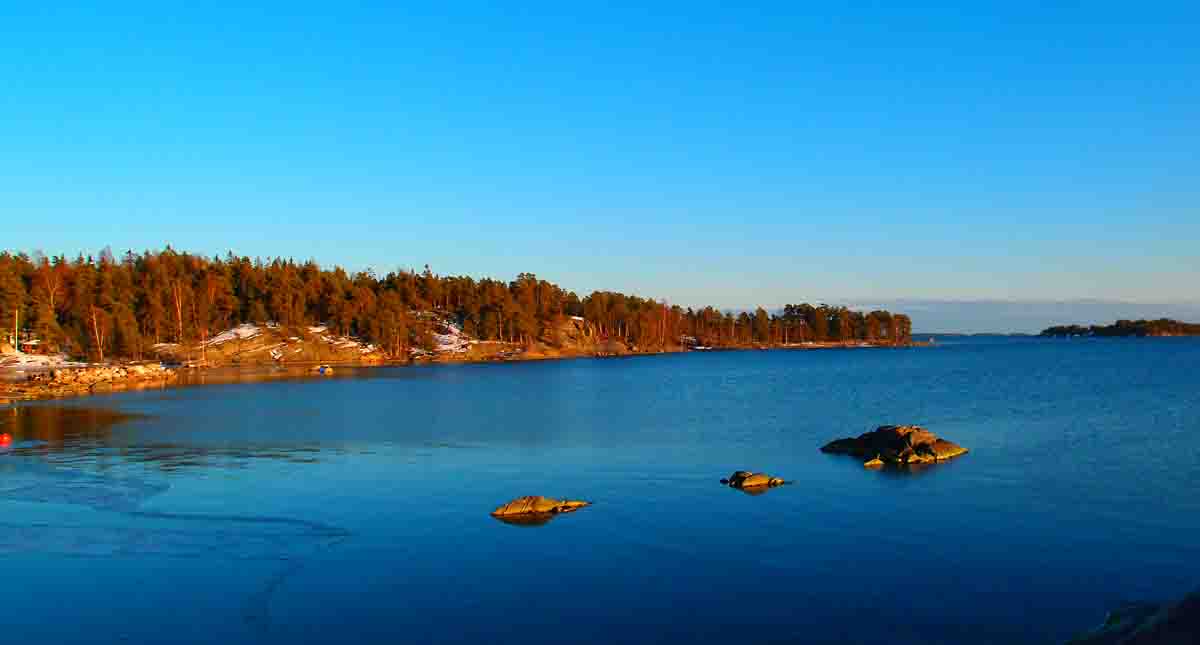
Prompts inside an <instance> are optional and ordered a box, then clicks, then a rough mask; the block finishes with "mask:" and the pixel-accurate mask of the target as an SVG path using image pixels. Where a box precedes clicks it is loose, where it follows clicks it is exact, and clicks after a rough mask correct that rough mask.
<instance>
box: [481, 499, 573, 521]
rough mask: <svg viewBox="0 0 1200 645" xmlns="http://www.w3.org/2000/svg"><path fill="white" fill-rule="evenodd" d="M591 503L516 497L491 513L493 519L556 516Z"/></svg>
mask: <svg viewBox="0 0 1200 645" xmlns="http://www.w3.org/2000/svg"><path fill="white" fill-rule="evenodd" d="M590 504H591V502H581V501H578V500H570V499H568V500H559V499H554V498H552V497H542V496H540V495H538V496H528V497H518V498H516V499H514V500H513V501H511V502H509V503H507V504H503V505H501V506H500V507H499V508H497V509H496V510H494V511H492V515H493V516H495V517H508V516H512V515H537V514H542V515H557V514H559V513H571V512H573V511H577V510H579V509H581V508H583V507H584V506H588V505H590Z"/></svg>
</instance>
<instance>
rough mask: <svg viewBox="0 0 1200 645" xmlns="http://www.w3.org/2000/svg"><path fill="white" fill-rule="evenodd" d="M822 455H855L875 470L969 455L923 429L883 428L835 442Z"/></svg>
mask: <svg viewBox="0 0 1200 645" xmlns="http://www.w3.org/2000/svg"><path fill="white" fill-rule="evenodd" d="M821 452H827V453H832V454H835V455H853V456H855V457H858V458H860V459H862V460H863V466H866V467H868V468H873V467H879V466H883V465H885V464H890V465H896V466H902V465H916V464H931V463H936V462H939V461H945V460H947V459H953V458H954V457H957V456H959V455H965V454H966V453H967V449H966V448H963V447H962V446H960V445H958V444H956V443H953V442H950V441H946V440H945V439H941V438H939V437H938V436H937V435H935V434H933V433H932V432H930V431H928V430H926V429H925V428H922V427H921V426H880V427H878V428H876V429H875V430H874V431H873V432H867V433H865V434H861V435H859V436H858V438H850V437H848V438H846V439H838V440H836V441H831V442H829V443H827V444H825V445H824V446H822V447H821Z"/></svg>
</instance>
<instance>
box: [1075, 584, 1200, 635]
mask: <svg viewBox="0 0 1200 645" xmlns="http://www.w3.org/2000/svg"><path fill="white" fill-rule="evenodd" d="M1197 642H1200V590H1197V591H1194V592H1192V593H1191V594H1189V595H1187V596H1185V597H1184V598H1183V599H1182V600H1180V601H1179V602H1175V603H1169V604H1165V605H1155V604H1147V603H1139V604H1133V605H1126V606H1125V607H1122V608H1120V609H1117V610H1115V611H1112V612H1110V613H1109V614H1108V617H1107V619H1105V621H1104V624H1103V625H1101V626H1100V627H1097V628H1096V629H1094V630H1092V631H1091V632H1088V633H1087V634H1084V635H1082V636H1079V637H1076V638H1074V639H1072V640H1071V641H1069V642H1068V645H1184V644H1189V645H1190V644H1193V643H1197Z"/></svg>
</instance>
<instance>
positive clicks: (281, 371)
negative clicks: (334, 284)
mask: <svg viewBox="0 0 1200 645" xmlns="http://www.w3.org/2000/svg"><path fill="white" fill-rule="evenodd" d="M932 344H934V343H930V342H927V341H925V342H918V341H912V342H908V343H904V344H893V343H878V342H866V341H831V342H819V343H818V342H810V343H790V344H786V345H784V344H776V345H769V346H767V345H764V346H745V345H739V346H721V347H712V348H708V349H702V350H696V349H684V348H680V347H673V348H669V349H667V350H663V351H631V352H623V353H615V354H588V353H578V354H562V355H547V354H539V353H533V354H529V355H521V354H517V355H513V356H506V357H503V358H496V357H486V358H470V357H455V356H454V355H452V354H443V355H439V356H437V357H436V358H432V359H416V360H383V361H378V360H374V361H336V360H331V361H296V362H288V363H246V364H222V365H209V366H201V367H188V366H185V365H165V364H164V366H166V367H167V368H168V370H169V371H170V373H171V374H172V375H171V376H170V377H169V378H150V379H136V378H130V379H124V380H111V381H102V382H97V383H94V384H92V385H90V386H88V387H77V388H62V387H55V386H53V385H52V384H51V383H48V382H45V381H32V380H30V379H29V377H31V376H35V375H49V374H52V373H54V372H55V371H57V370H63V371H83V370H95V369H114V368H123V367H129V366H132V365H137V364H145V362H138V361H116V362H112V363H105V364H87V365H85V366H69V367H61V368H56V367H48V368H41V369H34V370H24V371H23V372H22V373H25V374H27V375H28V376H27V377H26V379H25V380H0V405H5V404H12V403H17V402H32V401H52V400H64V399H75V398H82V397H87V396H93V395H98V394H115V393H120V392H129V391H142V390H152V389H163V390H165V389H168V388H177V387H196V386H205V385H231V384H237V383H258V382H264V381H271V380H295V379H323V378H336V377H337V376H338V374H337V370H338V369H339V368H341V369H354V370H364V369H370V368H382V367H433V366H439V365H444V366H450V365H495V364H508V363H533V362H542V361H570V360H582V359H593V360H602V359H613V358H634V357H643V356H645V357H651V356H664V355H679V354H710V353H718V352H720V353H725V352H755V351H815V350H835V349H908V348H913V347H928V346H930V345H932ZM322 366H327V367H330V368H332V370H331V372H332V374H331V375H325V374H321V373H318V371H317V369H318V368H320V367H322ZM210 379H211V380H210Z"/></svg>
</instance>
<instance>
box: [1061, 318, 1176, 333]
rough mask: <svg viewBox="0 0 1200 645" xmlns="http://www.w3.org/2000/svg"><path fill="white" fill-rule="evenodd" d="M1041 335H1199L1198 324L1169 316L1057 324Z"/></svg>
mask: <svg viewBox="0 0 1200 645" xmlns="http://www.w3.org/2000/svg"><path fill="white" fill-rule="evenodd" d="M1042 335H1043V336H1200V324H1196V323H1185V322H1179V321H1178V320H1171V319H1169V318H1159V319H1158V320H1118V321H1117V322H1115V323H1113V324H1111V325H1091V326H1088V327H1084V326H1082V325H1058V326H1056V327H1048V328H1046V329H1044V330H1043V331H1042Z"/></svg>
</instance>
